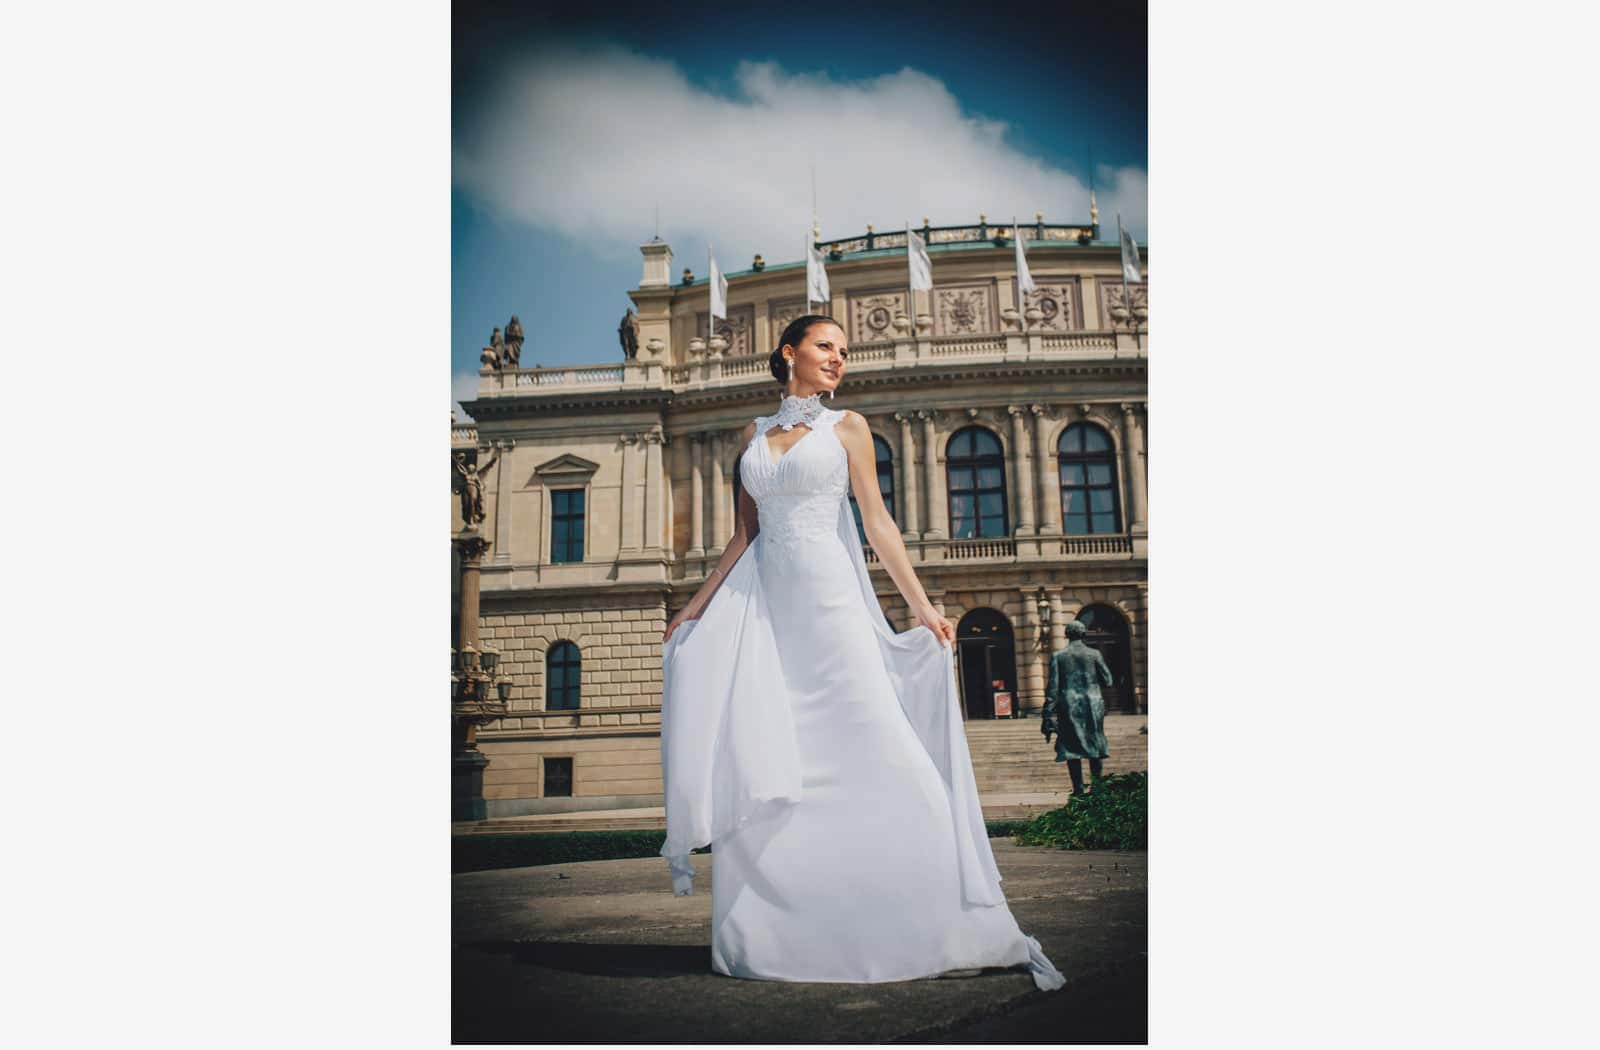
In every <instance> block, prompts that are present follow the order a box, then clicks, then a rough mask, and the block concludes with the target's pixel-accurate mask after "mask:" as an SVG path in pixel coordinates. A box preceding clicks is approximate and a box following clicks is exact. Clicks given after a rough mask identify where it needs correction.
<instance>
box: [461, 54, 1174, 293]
mask: <svg viewBox="0 0 1600 1050" xmlns="http://www.w3.org/2000/svg"><path fill="white" fill-rule="evenodd" d="M735 80H736V84H737V92H736V95H735V97H733V98H723V97H719V96H717V95H715V94H712V93H710V92H707V91H705V90H703V89H701V88H698V87H696V86H695V85H694V84H692V83H691V82H690V81H689V80H688V78H687V77H685V76H684V74H683V72H682V71H681V70H680V69H679V68H678V67H677V66H676V65H675V64H674V63H672V62H670V61H665V60H661V59H656V58H650V57H648V56H645V55H641V54H638V53H637V52H633V51H630V50H627V49H625V48H622V47H619V46H615V45H583V46H580V45H566V46H563V47H560V48H554V47H551V48H547V49H545V50H543V51H540V52H538V53H536V54H533V55H531V56H528V57H527V58H526V59H525V60H523V61H522V62H521V63H520V64H519V65H516V66H514V67H510V68H508V70H507V71H506V72H505V74H504V75H503V77H502V79H501V80H500V82H499V84H498V87H497V88H496V89H495V90H494V91H493V92H492V93H491V95H490V96H489V100H488V102H487V104H486V105H485V106H484V107H483V109H482V111H481V113H480V114H479V116H478V117H477V119H475V120H472V121H470V122H466V123H465V126H464V127H462V128H461V129H460V131H459V133H458V138H457V140H456V146H455V155H454V160H455V178H456V180H457V182H458V184H460V185H461V186H462V187H463V188H464V189H466V190H467V191H468V192H469V193H472V194H473V195H475V196H476V197H478V198H480V199H482V200H485V201H487V202H489V203H490V204H492V205H494V206H495V207H497V208H499V209H501V210H503V211H504V212H506V213H508V214H510V215H512V216H514V217H516V218H518V219H521V220H523V221H525V222H527V223H530V224H533V225H535V226H538V227H542V228H546V229H550V230H555V231H559V232H561V233H564V234H568V235H570V236H573V237H577V238H579V239H581V240H583V241H584V242H585V243H587V244H589V245H590V246H591V248H592V250H593V251H594V252H595V253H596V254H597V255H599V256H601V257H603V258H606V259H609V260H617V261H621V260H623V259H633V260H637V258H638V245H639V243H640V242H641V241H643V240H646V239H648V237H649V236H650V232H651V229H652V223H653V221H654V220H653V208H654V206H655V204H656V203H657V202H659V203H660V209H661V236H662V237H663V238H664V239H666V240H667V241H669V242H672V243H673V246H674V248H675V249H676V251H677V253H678V255H679V259H680V262H679V265H688V266H690V267H691V268H693V269H694V271H695V272H696V273H697V274H700V273H702V272H703V271H704V269H705V260H704V259H703V258H699V259H696V258H694V257H690V256H687V255H686V252H687V251H688V250H689V247H690V245H694V246H696V247H697V248H698V246H700V245H702V244H704V243H705V241H706V240H709V241H710V242H711V243H712V244H713V245H714V246H715V248H716V251H717V255H718V258H719V260H721V261H723V265H724V266H725V267H726V268H727V269H730V270H733V269H742V268H744V267H745V266H747V265H748V260H749V259H750V257H751V255H752V254H754V253H755V252H757V251H759V252H761V253H763V254H764V255H765V256H766V257H767V258H768V259H769V260H771V261H775V262H778V261H789V260H792V259H796V258H798V257H799V255H800V247H799V240H800V237H799V236H797V235H803V233H804V231H805V228H806V225H807V223H808V221H809V219H810V212H811V165H812V164H813V163H815V165H816V178H817V210H818V215H819V219H820V222H821V226H822V235H823V236H824V237H837V236H846V235H848V234H851V233H856V232H859V231H861V230H863V229H865V228H866V224H867V223H869V222H870V223H874V224H875V225H876V228H878V229H881V230H891V229H896V228H898V227H899V226H900V225H901V224H902V223H903V222H906V221H910V222H911V223H913V224H916V223H919V222H920V221H921V219H922V217H923V216H924V215H926V216H927V217H928V218H929V219H930V220H931V221H932V222H933V223H934V224H935V225H949V224H954V223H958V222H967V221H976V220H977V217H978V213H979V212H984V213H986V214H987V215H988V217H989V220H990V221H991V222H996V223H1000V222H1006V221H1009V219H1010V217H1011V215H1012V214H1013V213H1015V214H1016V215H1017V216H1018V217H1019V218H1023V219H1031V218H1032V217H1033V214H1034V212H1036V211H1041V212H1043V213H1044V215H1045V219H1046V221H1056V222H1073V221H1078V222H1081V221H1086V220H1087V219H1088V212H1089V193H1088V188H1087V187H1086V186H1084V185H1083V184H1082V183H1081V182H1080V181H1079V180H1078V179H1076V178H1075V177H1073V176H1072V175H1070V174H1068V173H1067V172H1065V171H1062V170H1060V169H1058V168H1053V167H1051V166H1049V165H1047V164H1044V163H1042V162H1040V161H1039V160H1037V159H1036V158H1034V157H1030V156H1028V155H1026V154H1024V153H1022V152H1019V151H1018V150H1016V149H1014V148H1013V147H1011V146H1008V145H1007V144H1006V143H1005V141H1004V132H1005V128H1006V124H1005V123H1004V122H1003V121H997V120H991V119H987V118H984V117H981V116H975V115H972V114H968V113H965V112H963V110H962V108H961V104H960V102H959V100H958V99H956V98H955V96H954V95H952V94H951V93H950V91H949V90H948V89H947V88H946V87H945V86H944V84H943V82H942V81H940V80H938V79H936V78H934V77H931V76H928V75H927V74H924V73H920V72H918V71H916V70H914V69H911V68H909V67H908V68H904V69H901V70H900V71H899V72H897V73H891V74H886V75H884V76H878V77H872V78H869V79H864V80H858V81H848V82H840V81H834V80H831V79H830V78H828V77H827V76H826V75H825V74H806V73H790V72H787V71H785V70H784V69H783V68H782V67H780V66H779V65H777V64H776V63H773V62H742V63H740V64H739V66H738V67H737V69H736V71H735ZM1096 196H1097V198H1098V201H1099V204H1100V226H1101V233H1102V236H1104V237H1105V238H1106V239H1107V240H1110V239H1113V238H1115V236H1116V218H1115V215H1116V212H1117V210H1119V209H1120V210H1121V212H1122V216H1123V221H1124V222H1125V223H1127V224H1128V225H1129V226H1130V228H1132V229H1133V230H1134V232H1135V235H1136V236H1138V237H1139V238H1140V239H1141V240H1143V239H1145V173H1144V171H1143V170H1141V169H1129V168H1124V169H1117V170H1112V169H1106V168H1102V169H1101V170H1100V172H1097V174H1096ZM1108 230H1109V232H1108Z"/></svg>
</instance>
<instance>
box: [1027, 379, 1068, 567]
mask: <svg viewBox="0 0 1600 1050" xmlns="http://www.w3.org/2000/svg"><path fill="white" fill-rule="evenodd" d="M1028 411H1030V412H1032V413H1033V455H1034V460H1035V464H1034V465H1035V466H1036V467H1037V469H1038V475H1039V535H1041V536H1059V535H1061V478H1060V476H1059V474H1058V473H1057V471H1056V465H1055V464H1056V457H1055V456H1053V455H1051V454H1050V453H1051V449H1050V445H1049V442H1050V433H1049V431H1050V406H1049V405H1029V406H1028Z"/></svg>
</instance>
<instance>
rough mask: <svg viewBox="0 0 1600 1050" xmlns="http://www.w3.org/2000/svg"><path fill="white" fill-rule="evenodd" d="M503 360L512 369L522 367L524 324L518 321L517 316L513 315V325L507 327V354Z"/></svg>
mask: <svg viewBox="0 0 1600 1050" xmlns="http://www.w3.org/2000/svg"><path fill="white" fill-rule="evenodd" d="M503 360H504V361H505V362H506V363H508V364H510V366H511V367H512V368H520V367H521V366H522V322H521V321H519V320H517V315H516V314H512V315H511V323H510V324H508V325H506V352H505V357H504V358H503Z"/></svg>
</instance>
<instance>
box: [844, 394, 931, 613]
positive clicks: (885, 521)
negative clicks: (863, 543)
mask: <svg viewBox="0 0 1600 1050" xmlns="http://www.w3.org/2000/svg"><path fill="white" fill-rule="evenodd" d="M834 433H835V434H837V435H838V436H839V443H840V444H841V445H843V446H844V450H845V452H846V453H847V454H848V456H849V459H850V490H851V492H853V493H854V494H855V497H856V506H857V507H859V508H861V531H863V532H865V533H866V534H867V542H868V543H870V544H872V549H873V551H874V552H875V553H876V554H877V555H878V562H879V564H881V565H882V566H883V567H884V568H885V569H886V570H888V572H889V578H890V579H891V580H893V581H894V585H895V586H896V587H898V588H899V589H900V595H901V597H903V598H905V600H906V604H907V605H908V606H910V608H911V612H912V614H913V615H914V616H916V618H917V620H918V621H919V622H921V623H923V624H926V625H927V627H928V629H929V630H931V631H932V632H933V633H934V634H936V635H938V636H939V637H940V639H941V640H943V641H946V642H953V641H955V636H956V631H955V627H954V626H952V625H951V623H950V621H949V620H947V619H945V618H944V617H943V616H940V615H939V612H938V610H936V609H935V608H934V607H933V603H932V602H931V601H929V600H928V592H927V591H925V590H923V588H922V581H921V580H919V579H917V574H916V572H915V570H913V569H912V568H911V557H910V555H908V554H907V553H906V545H905V541H904V540H902V539H901V538H900V527H899V526H898V525H896V524H895V523H894V519H893V518H891V517H890V516H889V509H888V508H887V507H885V506H884V505H883V494H882V493H880V492H879V491H878V463H877V457H876V456H875V455H874V454H873V450H872V428H871V427H869V426H868V425H867V420H866V418H865V417H864V416H862V415H861V413H859V412H854V411H848V410H847V411H846V412H845V414H844V418H843V419H841V420H839V422H838V423H836V424H835V425H834Z"/></svg>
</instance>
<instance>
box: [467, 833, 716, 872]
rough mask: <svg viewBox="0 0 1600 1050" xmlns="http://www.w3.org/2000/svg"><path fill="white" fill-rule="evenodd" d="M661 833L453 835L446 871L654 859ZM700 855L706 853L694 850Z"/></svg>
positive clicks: (662, 836) (665, 838) (662, 840)
mask: <svg viewBox="0 0 1600 1050" xmlns="http://www.w3.org/2000/svg"><path fill="white" fill-rule="evenodd" d="M665 841H667V834H666V832H664V831H546V832H527V833H523V834H517V835H482V834H478V835H456V836H454V837H453V838H452V839H451V840H450V870H451V871H453V872H463V871H488V870H490V869H493V868H527V867H532V866H534V865H537V864H571V863H573V862H574V861H580V860H619V859H621V858H624V857H655V856H658V855H660V853H661V844H662V843H663V842H665ZM695 852H696V853H704V852H707V851H706V850H695Z"/></svg>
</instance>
